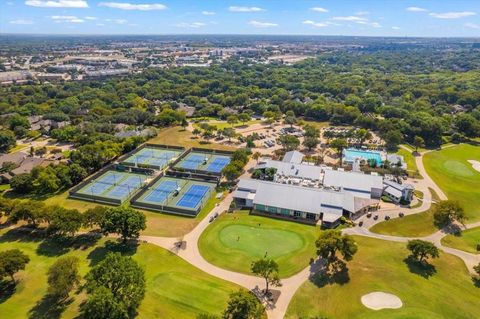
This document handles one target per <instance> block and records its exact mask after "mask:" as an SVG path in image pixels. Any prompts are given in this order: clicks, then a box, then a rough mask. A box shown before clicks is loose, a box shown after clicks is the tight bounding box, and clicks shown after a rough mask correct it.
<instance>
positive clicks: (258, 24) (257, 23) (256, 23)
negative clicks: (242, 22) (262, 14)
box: [248, 20, 278, 28]
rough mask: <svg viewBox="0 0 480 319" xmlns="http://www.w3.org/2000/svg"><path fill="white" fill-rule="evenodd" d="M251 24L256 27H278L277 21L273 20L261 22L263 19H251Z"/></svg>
mask: <svg viewBox="0 0 480 319" xmlns="http://www.w3.org/2000/svg"><path fill="white" fill-rule="evenodd" d="M248 24H249V25H251V26H253V27H255V28H272V27H278V24H277V23H272V22H261V21H255V20H251V21H249V22H248Z"/></svg>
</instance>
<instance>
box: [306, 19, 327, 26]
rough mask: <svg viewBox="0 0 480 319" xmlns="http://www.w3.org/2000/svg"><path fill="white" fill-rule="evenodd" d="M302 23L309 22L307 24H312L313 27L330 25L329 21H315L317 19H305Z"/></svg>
mask: <svg viewBox="0 0 480 319" xmlns="http://www.w3.org/2000/svg"><path fill="white" fill-rule="evenodd" d="M302 23H303V24H307V25H311V26H312V27H315V28H325V27H328V26H329V25H330V23H329V22H315V21H312V20H305V21H303V22H302Z"/></svg>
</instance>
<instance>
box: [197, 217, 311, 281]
mask: <svg viewBox="0 0 480 319" xmlns="http://www.w3.org/2000/svg"><path fill="white" fill-rule="evenodd" d="M319 233H320V230H319V228H318V227H315V226H308V225H302V224H299V223H294V222H288V221H281V220H276V219H273V218H268V217H261V216H252V215H249V214H248V212H245V211H241V212H236V213H233V214H223V215H221V216H220V217H219V218H218V219H217V220H215V221H214V222H213V223H212V224H211V225H210V226H209V227H208V228H207V229H206V230H205V231H204V232H203V234H202V235H201V236H200V240H199V243H198V247H199V249H200V253H201V254H202V256H203V257H204V258H205V259H206V260H208V261H209V262H210V263H212V264H214V265H217V266H219V267H222V268H225V269H229V270H233V271H237V272H242V273H250V265H251V263H252V262H253V261H255V260H258V259H261V258H264V257H267V258H272V259H273V260H275V261H276V262H277V263H278V264H279V273H280V276H281V277H288V276H291V275H293V274H295V273H297V272H299V271H300V270H302V269H303V268H304V267H306V266H307V265H308V263H309V260H310V258H312V257H314V256H315V240H316V238H317V237H318V234H319Z"/></svg>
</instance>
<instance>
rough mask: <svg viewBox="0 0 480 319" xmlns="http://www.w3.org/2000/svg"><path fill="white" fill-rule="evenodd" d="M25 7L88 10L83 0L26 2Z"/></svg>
mask: <svg viewBox="0 0 480 319" xmlns="http://www.w3.org/2000/svg"><path fill="white" fill-rule="evenodd" d="M25 4H26V5H27V6H31V7H40V8H88V3H87V1H84V0H47V1H45V0H27V1H25Z"/></svg>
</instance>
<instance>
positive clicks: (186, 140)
mask: <svg viewBox="0 0 480 319" xmlns="http://www.w3.org/2000/svg"><path fill="white" fill-rule="evenodd" d="M193 137H194V136H193V135H192V133H191V132H190V131H188V130H184V129H183V128H181V127H179V126H174V127H169V128H166V129H162V130H160V131H159V132H158V135H157V136H156V137H154V138H152V139H150V140H149V141H148V143H154V144H155V143H156V144H166V145H175V146H183V147H203V148H208V149H216V150H227V151H231V150H235V148H234V147H231V146H228V145H222V144H217V143H208V144H203V143H200V141H201V139H200V138H196V139H195V138H193Z"/></svg>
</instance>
